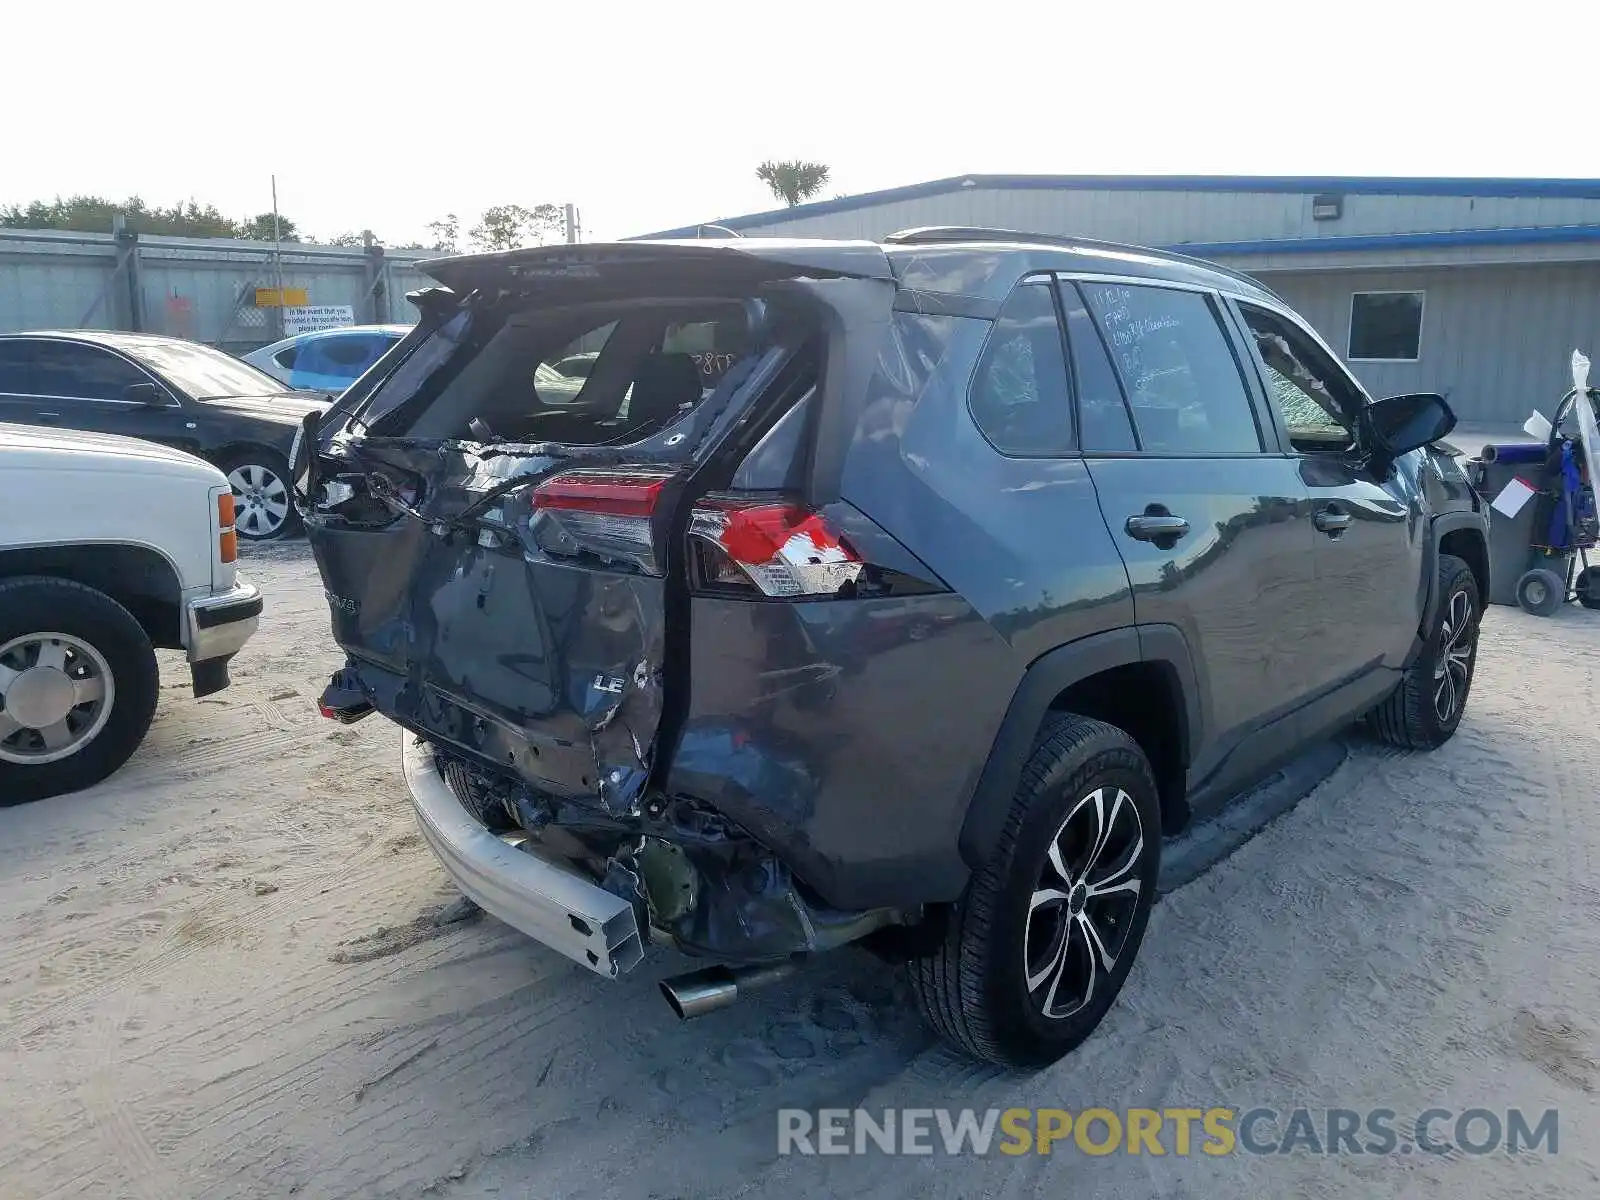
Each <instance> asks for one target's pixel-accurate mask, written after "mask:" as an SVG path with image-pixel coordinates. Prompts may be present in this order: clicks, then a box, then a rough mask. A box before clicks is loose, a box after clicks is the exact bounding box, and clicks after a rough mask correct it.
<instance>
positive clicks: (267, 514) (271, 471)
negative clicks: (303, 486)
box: [222, 450, 300, 542]
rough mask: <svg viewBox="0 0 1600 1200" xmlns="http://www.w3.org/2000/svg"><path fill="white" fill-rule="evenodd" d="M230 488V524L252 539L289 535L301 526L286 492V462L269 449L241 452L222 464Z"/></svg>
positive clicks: (262, 539)
mask: <svg viewBox="0 0 1600 1200" xmlns="http://www.w3.org/2000/svg"><path fill="white" fill-rule="evenodd" d="M222 472H223V474H225V475H226V476H227V477H228V486H229V487H231V488H232V489H233V527H234V529H235V530H236V531H237V532H238V534H239V536H240V537H242V538H247V539H248V540H250V541H253V542H266V541H271V540H272V539H273V538H281V537H288V536H289V535H290V534H292V533H295V532H296V531H297V530H298V529H299V528H300V514H299V513H297V512H295V509H294V498H293V497H292V496H291V495H290V494H289V464H288V463H287V462H285V461H284V460H283V458H282V457H281V456H279V455H277V454H274V453H273V452H272V451H270V450H258V451H255V452H253V453H245V454H241V455H239V456H237V457H235V458H232V459H229V460H228V461H227V462H225V463H223V464H222Z"/></svg>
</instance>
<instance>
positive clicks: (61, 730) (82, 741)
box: [0, 576, 158, 805]
mask: <svg viewBox="0 0 1600 1200" xmlns="http://www.w3.org/2000/svg"><path fill="white" fill-rule="evenodd" d="M157 688H158V677H157V673H156V655H155V651H154V650H153V649H152V648H151V646H150V639H149V637H148V636H146V634H145V631H144V629H143V628H141V627H140V625H139V622H137V621H136V620H134V619H133V616H132V615H131V614H130V613H129V612H128V610H127V609H125V608H123V607H122V605H120V604H118V603H117V602H116V601H115V600H113V599H112V598H111V597H110V596H107V595H106V594H105V593H104V592H99V591H96V590H95V589H93V588H89V587H84V586H83V585H82V584H79V583H72V582H69V581H67V580H64V579H49V578H43V577H38V576H33V577H26V576H25V577H22V578H18V579H7V580H0V805H4V804H15V803H22V802H25V801H29V800H42V799H44V798H45V797H46V796H56V795H60V794H61V793H63V792H74V791H77V790H78V789H79V788H85V787H88V786H89V785H90V784H92V783H98V782H99V781H100V780H102V779H104V778H105V777H106V776H107V775H110V774H111V773H112V772H113V771H115V770H116V769H117V768H118V767H120V766H121V765H122V764H123V763H125V762H126V761H127V760H128V757H129V756H130V755H131V754H132V753H133V752H134V750H136V749H137V748H138V746H139V743H140V742H141V741H143V740H144V735H145V733H146V731H148V730H149V728H150V722H151V721H152V720H153V719H154V716H155V709H156V692H157Z"/></svg>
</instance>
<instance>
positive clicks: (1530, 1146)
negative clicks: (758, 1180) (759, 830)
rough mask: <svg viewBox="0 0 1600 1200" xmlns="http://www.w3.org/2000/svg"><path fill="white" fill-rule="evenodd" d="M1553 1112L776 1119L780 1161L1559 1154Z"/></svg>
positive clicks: (913, 1111)
mask: <svg viewBox="0 0 1600 1200" xmlns="http://www.w3.org/2000/svg"><path fill="white" fill-rule="evenodd" d="M1560 1123H1561V1122H1560V1114H1559V1112H1558V1111H1557V1110H1556V1109H1553V1108H1547V1109H1545V1110H1543V1111H1542V1112H1539V1113H1525V1112H1524V1111H1523V1110H1522V1109H1520V1108H1508V1109H1504V1110H1495V1109H1488V1108H1467V1109H1461V1110H1455V1109H1448V1108H1428V1109H1423V1110H1422V1111H1421V1112H1418V1113H1415V1114H1409V1115H1407V1116H1406V1117H1401V1116H1400V1115H1399V1114H1398V1113H1396V1112H1395V1110H1394V1109H1391V1108H1371V1109H1365V1110H1357V1109H1353V1108H1327V1109H1312V1108H1295V1109H1289V1110H1278V1109H1273V1108H1251V1109H1246V1110H1244V1111H1243V1112H1240V1111H1239V1110H1237V1109H1232V1108H1204V1109H1202V1108H1130V1109H1123V1110H1116V1111H1114V1110H1112V1109H1109V1108H1085V1109H1082V1110H1079V1111H1077V1112H1074V1111H1072V1110H1070V1109H1065V1108H1007V1109H1004V1110H1002V1109H998V1108H990V1109H985V1110H982V1111H979V1110H976V1109H971V1108H961V1109H950V1108H900V1109H894V1108H886V1109H879V1110H877V1111H875V1112H869V1111H868V1110H866V1109H862V1108H856V1109H849V1108H823V1109H818V1110H816V1111H812V1110H810V1109H804V1108H782V1109H779V1110H778V1153H779V1154H830V1155H831V1154H946V1155H950V1156H955V1155H979V1156H981V1155H986V1154H995V1153H999V1154H1013V1155H1016V1154H1050V1153H1052V1152H1054V1151H1055V1150H1057V1149H1061V1150H1067V1151H1069V1152H1070V1151H1076V1152H1078V1153H1082V1154H1089V1155H1105V1154H1119V1153H1120V1154H1151V1155H1166V1154H1174V1155H1179V1156H1187V1155H1191V1154H1203V1155H1209V1156H1211V1157H1213V1158H1220V1157H1222V1156H1224V1155H1230V1154H1239V1153H1245V1154H1341V1155H1344V1154H1348V1155H1390V1154H1450V1153H1461V1154H1469V1155H1470V1154H1496V1153H1500V1154H1521V1153H1524V1152H1538V1153H1542V1154H1555V1153H1557V1152H1558V1149H1559V1141H1560Z"/></svg>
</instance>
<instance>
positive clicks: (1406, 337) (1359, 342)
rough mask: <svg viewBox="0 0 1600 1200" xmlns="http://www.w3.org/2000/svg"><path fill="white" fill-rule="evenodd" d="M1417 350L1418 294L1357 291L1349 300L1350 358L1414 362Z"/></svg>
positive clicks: (1419, 338)
mask: <svg viewBox="0 0 1600 1200" xmlns="http://www.w3.org/2000/svg"><path fill="white" fill-rule="evenodd" d="M1421 347H1422V293H1421V292H1357V293H1356V294H1355V295H1353V296H1351V297H1350V358H1351V359H1353V360H1355V361H1357V362H1416V361H1417V359H1418V357H1419V352H1420V350H1421Z"/></svg>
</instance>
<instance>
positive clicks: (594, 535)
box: [533, 467, 672, 575]
mask: <svg viewBox="0 0 1600 1200" xmlns="http://www.w3.org/2000/svg"><path fill="white" fill-rule="evenodd" d="M671 478H672V472H671V471H651V470H618V469H610V468H599V467H580V468H577V469H576V470H571V471H563V472H562V473H561V474H559V475H553V476H551V477H550V478H549V479H546V480H545V481H544V482H543V483H541V484H539V485H538V486H537V487H536V488H534V489H533V510H534V514H535V516H536V517H538V516H539V515H540V514H542V515H543V516H544V518H545V520H546V521H548V522H550V523H551V524H553V525H554V526H555V531H556V533H557V537H556V538H554V539H550V538H546V537H541V544H543V545H544V546H545V548H546V549H549V550H552V551H555V552H556V553H573V552H576V551H586V552H588V553H590V554H594V555H597V556H599V557H600V558H604V559H608V560H611V561H613V562H627V563H631V564H632V565H634V566H636V567H638V568H639V569H640V570H641V571H648V572H649V573H650V574H652V575H657V574H660V571H659V569H658V568H657V566H656V553H655V532H654V518H655V511H656V504H657V502H658V501H659V500H660V497H661V489H662V488H663V487H665V486H666V484H667V481H668V480H669V479H671ZM536 536H538V532H537V531H536ZM552 543H553V544H552Z"/></svg>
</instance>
